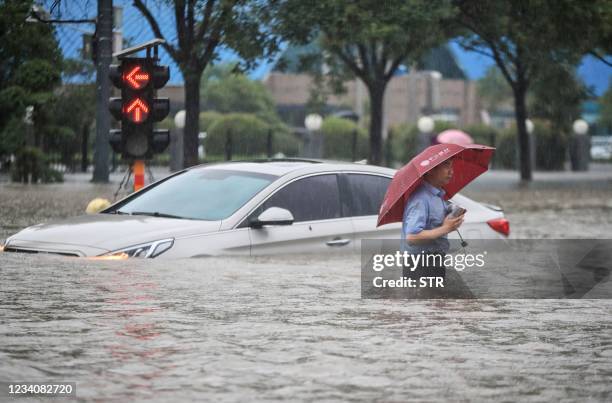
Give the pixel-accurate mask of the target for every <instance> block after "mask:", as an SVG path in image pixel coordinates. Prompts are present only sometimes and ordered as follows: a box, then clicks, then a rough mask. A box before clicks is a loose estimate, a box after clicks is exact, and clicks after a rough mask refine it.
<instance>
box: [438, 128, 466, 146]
mask: <svg viewBox="0 0 612 403" xmlns="http://www.w3.org/2000/svg"><path fill="white" fill-rule="evenodd" d="M436 140H437V141H438V143H441V144H459V145H467V144H473V143H474V139H472V137H471V136H470V135H469V134H467V133H466V132H462V131H461V130H457V129H449V130H444V131H443V132H441V133H440V134H438V135H437V136H436Z"/></svg>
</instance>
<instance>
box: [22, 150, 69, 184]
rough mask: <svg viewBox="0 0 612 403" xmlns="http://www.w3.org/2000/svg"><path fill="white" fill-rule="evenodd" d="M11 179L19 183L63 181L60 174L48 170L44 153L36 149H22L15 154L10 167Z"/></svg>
mask: <svg viewBox="0 0 612 403" xmlns="http://www.w3.org/2000/svg"><path fill="white" fill-rule="evenodd" d="M11 179H12V180H13V182H21V183H28V182H30V183H38V181H41V182H43V183H52V182H63V181H64V178H63V175H62V173H61V172H58V171H56V170H54V169H52V168H50V167H49V166H48V164H47V161H46V158H45V155H44V153H43V152H42V151H41V150H40V149H39V148H36V147H23V148H21V149H20V150H19V151H18V152H17V154H16V158H15V163H14V164H13V166H12V167H11Z"/></svg>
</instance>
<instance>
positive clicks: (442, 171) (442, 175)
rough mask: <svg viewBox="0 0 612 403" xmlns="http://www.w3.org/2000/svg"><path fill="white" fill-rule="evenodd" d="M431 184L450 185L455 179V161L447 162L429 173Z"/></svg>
mask: <svg viewBox="0 0 612 403" xmlns="http://www.w3.org/2000/svg"><path fill="white" fill-rule="evenodd" d="M427 178H428V179H429V181H430V182H432V183H435V184H436V185H437V186H444V185H448V183H449V182H450V181H451V179H452V178H453V160H452V159H451V160H447V161H444V162H443V163H441V164H440V165H438V166H437V167H435V168H434V169H432V170H431V171H429V172H428V173H427Z"/></svg>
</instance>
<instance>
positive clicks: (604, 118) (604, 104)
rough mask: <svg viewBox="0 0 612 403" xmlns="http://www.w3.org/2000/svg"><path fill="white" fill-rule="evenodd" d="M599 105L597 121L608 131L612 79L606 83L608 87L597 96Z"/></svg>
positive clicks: (610, 127)
mask: <svg viewBox="0 0 612 403" xmlns="http://www.w3.org/2000/svg"><path fill="white" fill-rule="evenodd" d="M599 105H600V106H601V111H600V113H599V120H598V122H597V123H599V124H601V125H602V126H603V127H607V128H608V131H611V130H612V80H610V83H609V84H608V89H607V90H606V92H604V93H603V95H602V96H601V97H600V98H599Z"/></svg>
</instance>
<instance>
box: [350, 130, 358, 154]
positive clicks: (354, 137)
mask: <svg viewBox="0 0 612 403" xmlns="http://www.w3.org/2000/svg"><path fill="white" fill-rule="evenodd" d="M352 140H353V144H352V145H351V146H352V159H353V161H356V160H357V129H353V139H352Z"/></svg>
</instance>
